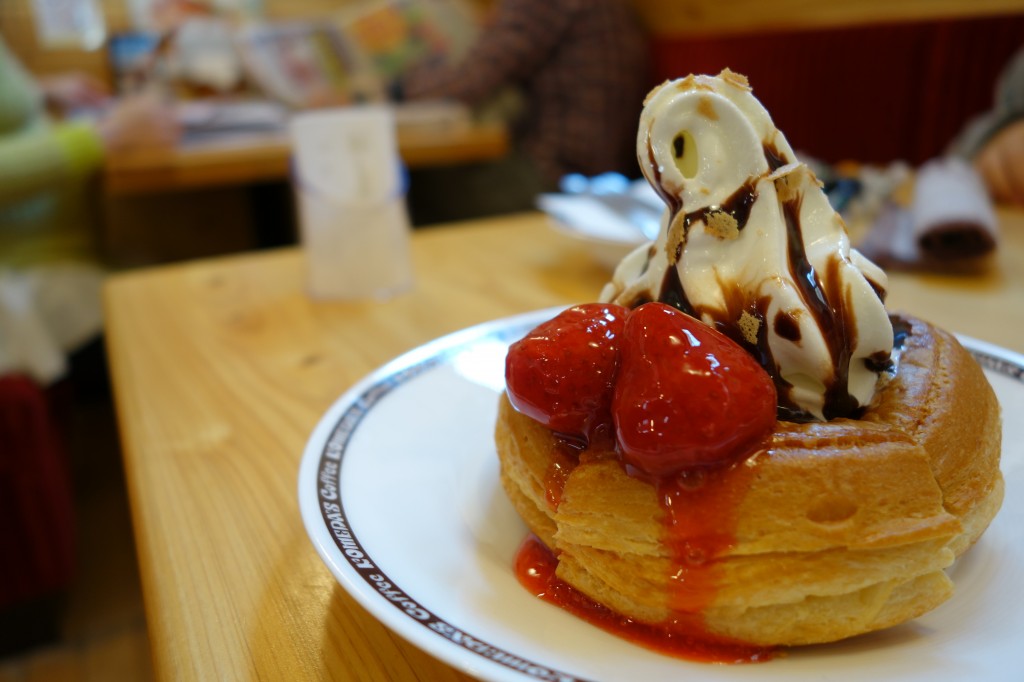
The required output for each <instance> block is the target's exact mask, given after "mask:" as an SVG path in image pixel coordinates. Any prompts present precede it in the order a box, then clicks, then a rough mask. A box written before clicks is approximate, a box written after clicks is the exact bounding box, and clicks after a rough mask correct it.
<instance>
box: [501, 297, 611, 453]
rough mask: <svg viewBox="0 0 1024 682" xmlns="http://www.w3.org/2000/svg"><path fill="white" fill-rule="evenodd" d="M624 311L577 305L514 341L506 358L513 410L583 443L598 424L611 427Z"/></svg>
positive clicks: (592, 304) (507, 380) (507, 379)
mask: <svg viewBox="0 0 1024 682" xmlns="http://www.w3.org/2000/svg"><path fill="white" fill-rule="evenodd" d="M628 312H629V311H628V309H627V308H624V307H622V306H618V305H611V304H599V303H588V304H585V305H579V306H576V307H574V308H569V309H568V310H565V311H563V312H562V313H560V314H559V315H558V316H557V317H555V318H553V319H551V320H549V321H547V322H545V323H543V324H541V325H540V326H538V327H536V328H535V329H533V331H531V332H530V333H528V334H527V335H526V336H525V337H524V338H522V339H521V340H519V341H517V342H515V343H513V344H512V345H511V346H510V347H509V350H508V355H507V356H506V358H505V383H506V386H507V388H508V397H509V401H510V402H511V403H512V406H513V407H515V408H516V409H517V410H519V411H520V412H522V413H523V414H525V415H526V416H528V417H530V418H532V419H535V420H536V421H538V422H540V423H541V424H543V425H544V426H546V427H548V428H549V429H551V430H552V431H557V432H559V433H562V434H565V435H569V436H578V437H582V439H583V440H584V441H586V440H588V439H589V438H590V436H591V434H592V433H593V431H594V429H596V428H597V427H598V426H600V425H601V424H611V412H610V411H611V402H612V391H613V387H614V382H615V373H616V370H617V368H618V364H619V360H618V358H619V355H618V337H619V335H620V334H621V332H622V328H623V326H624V323H625V322H624V321H625V318H626V314H627V313H628Z"/></svg>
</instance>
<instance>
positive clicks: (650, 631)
mask: <svg viewBox="0 0 1024 682" xmlns="http://www.w3.org/2000/svg"><path fill="white" fill-rule="evenodd" d="M557 566H558V559H556V558H555V556H554V555H553V554H552V553H551V551H550V550H549V549H548V548H547V547H546V546H544V543H542V542H541V541H540V540H539V539H537V537H536V536H533V535H531V536H529V537H528V538H527V539H526V540H525V541H524V542H523V544H522V546H521V547H520V548H519V551H518V553H517V554H516V563H515V571H516V577H517V578H518V579H519V582H520V584H521V585H523V587H525V588H526V589H527V590H529V591H530V592H531V593H532V594H534V595H536V596H538V597H540V598H541V599H543V600H544V601H546V602H549V603H551V604H555V605H556V606H559V607H561V608H563V609H565V610H566V611H568V612H569V613H571V614H573V615H574V616H576V617H577V618H581V619H583V620H585V621H587V622H588V623H590V624H591V625H595V626H597V627H599V628H601V629H602V630H605V631H607V632H610V633H611V634H613V635H616V636H619V637H622V638H623V639H626V640H628V641H630V642H633V643H634V644H638V645H640V646H643V647H645V648H647V649H650V650H652V651H657V652H659V653H662V654H668V655H669V656H675V657H678V658H685V659H687V660H691V661H697V662H702V663H753V662H761V661H767V660H769V659H770V658H771V657H772V649H769V648H765V647H757V646H752V645H749V644H744V643H742V642H735V641H732V640H728V639H725V638H722V637H716V636H714V635H711V634H709V633H708V632H706V631H705V630H704V627H703V625H702V623H701V619H700V616H699V615H696V614H682V613H680V614H677V615H676V616H675V617H673V618H671V619H669V620H668V621H666V622H664V623H656V624H653V623H643V622H640V621H636V620H633V619H632V618H628V617H627V616H623V615H621V614H619V613H616V612H615V611H612V610H611V609H609V608H608V607H606V606H603V605H601V604H599V603H597V602H596V601H594V600H593V599H591V598H589V597H587V596H586V595H585V594H583V593H582V592H580V591H579V590H577V589H576V588H574V587H572V586H571V585H569V584H568V583H566V582H565V581H563V580H560V579H559V578H558V577H557V576H556V575H555V568H556V567H557Z"/></svg>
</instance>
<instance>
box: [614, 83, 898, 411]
mask: <svg viewBox="0 0 1024 682" xmlns="http://www.w3.org/2000/svg"><path fill="white" fill-rule="evenodd" d="M637 157H638V160H639V162H640V167H641V169H642V171H643V173H644V176H645V177H646V178H647V180H648V181H649V182H650V183H651V185H652V186H653V187H654V189H655V190H656V191H657V192H658V194H659V195H660V196H661V197H662V198H663V199H664V200H665V203H666V204H667V208H666V210H665V213H664V216H663V218H662V224H661V231H660V234H659V236H658V238H657V240H656V241H655V242H654V243H652V244H649V245H645V246H642V247H640V248H638V249H637V250H635V251H634V252H633V253H631V254H630V255H628V256H627V257H626V258H625V259H624V260H623V261H622V262H621V263H620V264H619V266H618V267H617V268H616V271H615V274H614V276H613V279H612V281H611V282H610V283H609V284H608V285H607V286H606V287H605V289H604V291H603V292H602V294H601V300H602V301H605V302H614V303H617V304H621V305H624V306H627V307H635V306H637V305H639V304H641V303H643V302H646V301H662V302H665V303H668V304H670V305H672V306H675V307H677V308H679V309H680V310H682V311H684V312H686V313H689V314H691V315H693V316H694V317H697V318H699V319H701V320H702V321H704V322H705V323H707V324H709V325H711V326H712V327H714V328H716V329H718V330H719V331H721V332H723V333H724V334H726V335H727V336H729V337H731V338H732V339H733V340H734V341H737V342H738V343H740V344H741V345H743V346H744V347H746V348H747V349H748V350H749V351H750V352H751V353H753V354H754V356H755V357H756V358H757V359H758V360H759V362H760V363H761V364H762V366H764V368H765V369H766V370H767V371H768V372H769V374H771V376H772V377H773V379H774V380H775V383H776V388H777V391H778V400H779V410H780V416H782V417H784V418H787V419H797V420H800V419H807V418H815V419H831V418H834V417H841V416H851V415H855V414H857V413H858V412H859V411H860V410H861V409H863V408H864V407H866V406H867V405H868V404H870V402H871V399H872V397H873V395H874V392H875V387H876V384H877V380H878V373H879V372H881V371H883V370H884V369H885V368H887V367H888V366H889V358H890V354H891V351H892V347H893V332H892V325H891V323H890V321H889V318H888V315H887V313H886V310H885V306H884V304H883V297H884V295H885V289H886V285H887V279H886V276H885V273H884V272H883V271H882V270H881V269H880V268H878V267H877V266H875V265H874V264H873V263H871V262H870V261H868V260H867V259H866V258H865V257H864V256H862V255H861V254H860V253H859V252H857V251H856V250H855V249H853V248H851V246H850V241H849V237H848V235H847V233H846V228H845V226H844V224H843V221H842V219H841V218H840V217H839V215H838V214H837V213H836V212H835V211H834V210H833V209H832V207H831V206H830V205H829V203H828V198H827V197H826V196H825V194H824V192H823V191H822V190H821V185H820V183H819V182H818V181H817V179H816V178H815V177H814V175H813V174H812V172H811V171H810V169H809V168H808V167H807V166H806V165H804V164H802V163H800V162H799V161H798V160H797V158H796V155H795V154H794V153H793V150H792V149H791V148H790V146H789V144H788V143H787V142H786V139H785V137H784V136H783V135H782V133H781V132H779V130H777V129H776V128H775V126H774V124H773V123H772V120H771V117H770V116H769V114H768V112H767V111H766V110H765V108H764V107H763V106H762V105H761V103H760V102H758V100H757V99H755V97H754V96H753V94H752V93H751V89H750V87H749V85H748V83H747V81H746V78H744V77H743V76H740V75H738V74H735V73H732V72H730V71H728V70H725V71H723V72H722V73H721V74H720V75H719V76H716V77H711V76H688V77H686V78H683V79H679V80H675V81H670V82H666V83H664V84H662V85H661V86H659V87H657V88H656V89H655V90H654V91H652V92H651V94H650V95H648V97H647V100H646V101H645V107H644V110H643V113H642V115H641V118H640V126H639V132H638V135H637Z"/></svg>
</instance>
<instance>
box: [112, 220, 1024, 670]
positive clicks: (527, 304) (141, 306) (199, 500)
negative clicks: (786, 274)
mask: <svg viewBox="0 0 1024 682" xmlns="http://www.w3.org/2000/svg"><path fill="white" fill-rule="evenodd" d="M1001 219H1002V222H1003V232H1004V236H1005V239H1004V242H1003V244H1002V245H1001V250H1000V253H999V256H998V261H997V263H996V264H995V266H994V267H993V269H992V271H991V273H990V274H988V275H985V276H982V277H971V278H963V277H947V276H938V275H929V276H919V275H911V274H893V275H892V276H891V279H890V284H891V287H890V291H891V294H890V299H889V303H890V309H891V310H893V311H896V312H898V311H908V312H913V313H914V314H916V315H918V316H920V317H923V318H926V319H930V320H932V321H933V322H935V323H937V324H939V325H941V326H944V327H946V328H948V329H950V330H952V331H956V332H960V333H963V334H968V335H970V336H973V337H976V338H979V339H983V340H986V341H991V342H993V343H996V344H999V345H1002V346H1004V347H1007V348H1010V349H1013V350H1015V351H1018V352H1024V338H1022V337H1021V333H1020V332H1021V330H1022V329H1024V306H1022V305H1021V302H1022V301H1024V268H1022V267H1021V264H1022V263H1024V213H1020V212H1002V213H1001ZM546 220H547V219H546V217H544V216H542V215H540V214H532V213H531V214H523V215H516V216H511V217H506V218H500V219H489V220H485V221H478V222H470V223H465V224H461V225H452V226H446V227H438V228H433V229H429V230H422V231H417V232H416V233H415V234H414V235H413V256H414V267H415V286H414V288H413V289H412V290H411V291H409V292H407V293H405V294H403V295H401V296H398V297H396V298H394V299H392V300H389V301H387V302H379V301H367V302H316V301H313V300H310V299H309V298H308V297H307V296H306V295H305V293H304V286H303V283H304V265H303V257H302V254H301V252H300V251H299V250H298V249H296V248H286V249H280V250H276V251H267V252H259V253H253V254H247V255H239V256H232V257H225V258H219V259H212V260H203V261H195V262H191V263H184V264H176V265H169V266H163V267H159V268H153V269H148V270H139V271H135V272H129V273H126V274H121V275H117V276H115V277H113V278H112V280H111V282H110V284H109V286H108V287H107V289H106V304H107V312H108V327H107V329H108V332H107V333H108V336H107V338H108V344H109V354H110V361H111V367H112V372H113V378H114V385H115V392H116V399H117V410H118V416H119V421H120V428H121V434H122V441H123V445H124V459H125V462H124V464H125V469H126V475H127V482H128V488H129V493H130V499H131V507H132V516H133V523H134V530H135V535H136V539H137V544H138V560H139V565H140V569H141V577H142V583H143V589H144V597H145V606H146V613H147V623H148V628H149V635H150V638H151V642H152V650H153V657H154V665H155V669H156V672H157V676H158V678H161V679H171V678H175V679H226V678H240V679H351V680H357V679H359V680H367V679H388V680H456V679H466V678H465V676H464V675H463V674H462V673H460V672H457V671H455V670H453V669H452V668H450V667H448V666H447V665H445V664H443V663H440V662H439V661H436V660H434V659H432V658H431V657H430V656H428V655H426V654H424V653H422V652H420V651H419V650H417V649H416V648H414V647H413V646H411V645H409V644H407V643H405V642H404V641H403V640H401V639H400V638H399V637H398V636H396V635H394V634H392V633H390V632H389V631H388V630H387V629H385V628H384V627H383V626H382V625H380V624H379V623H378V622H377V621H376V620H374V618H373V617H371V616H370V615H369V614H368V613H367V612H366V611H364V610H363V609H362V607H360V606H359V605H358V604H357V603H356V602H355V601H354V600H353V599H352V598H350V597H349V596H348V594H347V593H346V592H345V591H344V590H343V589H342V588H341V587H340V585H339V584H338V583H337V582H336V581H335V580H334V578H333V577H332V575H331V574H330V572H329V571H328V569H327V568H326V567H325V566H324V565H323V564H322V563H321V561H320V559H319V557H318V556H317V554H316V552H315V551H314V549H313V546H312V544H311V543H310V541H309V539H308V538H307V535H306V532H305V530H304V528H303V525H302V521H301V518H300V516H299V510H298V503H297V494H296V482H297V472H298V468H299V462H300V459H301V456H302V451H303V447H304V445H305V442H306V440H307V438H308V437H309V435H310V433H311V431H312V429H313V427H314V426H315V424H316V423H317V421H318V420H319V418H320V417H321V415H322V414H323V412H324V411H325V410H326V409H327V408H328V407H329V406H330V405H331V403H332V402H334V401H335V400H336V399H337V398H338V397H339V396H340V395H341V394H342V393H343V392H344V391H345V390H346V389H347V388H349V387H350V386H351V385H352V384H354V383H355V382H356V381H357V380H359V379H360V378H362V377H363V376H364V375H365V374H367V373H368V372H370V371H371V370H373V369H375V368H376V367H378V366H379V365H381V364H382V363H384V362H386V361H387V360H390V359H392V358H393V357H395V356H396V355H398V354H400V353H402V352H404V351H407V350H409V349H411V348H414V347H416V346H418V345H420V344H422V343H424V342H427V341H429V340H431V339H434V338H436V337H438V336H441V335H443V334H446V333H449V332H453V331H456V330H458V329H462V328H464V327H467V326H470V325H474V324H477V323H480V322H485V321H488V320H493V319H495V318H500V317H503V316H507V315H511V314H515V313H521V312H525V311H529V310H534V309H538V308H543V307H547V306H554V305H564V304H571V303H574V302H582V301H588V300H593V299H594V298H595V296H596V295H597V292H598V291H599V290H600V287H601V286H602V285H603V284H604V282H605V281H606V279H607V278H608V276H609V273H608V271H607V270H605V269H603V268H602V267H601V266H599V265H597V264H596V263H595V262H594V261H593V260H592V259H591V258H590V256H589V255H588V254H587V253H586V252H585V251H584V250H582V249H581V248H580V246H579V244H578V243H576V242H574V241H571V240H570V239H568V238H567V237H564V236H561V235H559V234H558V233H556V232H554V231H553V230H551V229H550V228H549V227H548V225H547V223H546ZM510 570H511V568H510Z"/></svg>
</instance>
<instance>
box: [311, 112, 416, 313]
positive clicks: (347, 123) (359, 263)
mask: <svg viewBox="0 0 1024 682" xmlns="http://www.w3.org/2000/svg"><path fill="white" fill-rule="evenodd" d="M291 136H292V145H293V154H294V160H293V175H294V177H293V184H294V188H295V192H296V195H297V199H298V201H297V203H298V209H299V230H300V233H301V238H302V244H303V247H304V251H305V253H306V257H307V262H308V269H309V288H310V293H311V294H312V295H313V296H315V297H325V298H365V297H384V296H389V295H392V294H394V293H397V292H399V291H401V290H403V289H405V288H407V287H408V286H409V285H410V284H411V282H412V266H411V262H410V254H409V219H408V214H407V211H406V206H405V187H404V177H403V173H402V171H401V168H400V164H399V161H398V145H397V142H396V139H395V119H394V112H393V111H392V110H391V109H390V108H388V107H385V106H377V105H368V106H359V107H346V108H343V109H334V110H323V111H316V112H310V113H303V114H298V115H296V116H295V117H293V118H292V121H291Z"/></svg>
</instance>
